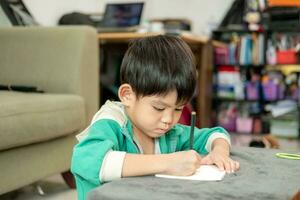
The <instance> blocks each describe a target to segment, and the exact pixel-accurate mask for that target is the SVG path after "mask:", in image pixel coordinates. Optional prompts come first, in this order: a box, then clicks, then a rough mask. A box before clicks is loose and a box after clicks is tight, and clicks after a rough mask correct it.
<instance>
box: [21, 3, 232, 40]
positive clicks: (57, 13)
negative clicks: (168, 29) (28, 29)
mask: <svg viewBox="0 0 300 200" xmlns="http://www.w3.org/2000/svg"><path fill="white" fill-rule="evenodd" d="M23 1H24V3H25V4H26V6H27V7H28V9H29V10H30V12H31V13H32V15H33V16H34V17H35V19H36V20H37V21H38V22H39V23H40V24H42V25H45V26H53V25H56V24H57V21H58V19H59V18H60V17H61V16H62V15H63V14H65V13H69V12H72V11H80V12H86V13H93V12H96V13H97V12H98V13H99V12H103V10H104V7H105V4H106V3H107V2H127V1H128V0H64V1H62V0H23ZM134 1H137V0H131V1H130V2H134ZM144 2H145V10H144V13H143V18H144V19H149V18H166V17H171V18H180V17H181V18H187V19H190V20H191V21H192V23H193V30H192V31H193V32H194V33H197V34H208V33H209V32H210V29H211V27H212V26H215V25H217V24H218V23H219V22H220V20H221V19H222V18H223V16H224V14H225V13H226V12H227V10H228V8H229V7H230V6H231V3H232V2H233V0H222V1H220V0H144Z"/></svg>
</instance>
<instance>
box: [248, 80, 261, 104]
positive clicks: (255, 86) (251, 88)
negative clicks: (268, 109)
mask: <svg viewBox="0 0 300 200" xmlns="http://www.w3.org/2000/svg"><path fill="white" fill-rule="evenodd" d="M246 94H247V99H248V100H258V99H259V83H257V82H248V83H247V84H246Z"/></svg>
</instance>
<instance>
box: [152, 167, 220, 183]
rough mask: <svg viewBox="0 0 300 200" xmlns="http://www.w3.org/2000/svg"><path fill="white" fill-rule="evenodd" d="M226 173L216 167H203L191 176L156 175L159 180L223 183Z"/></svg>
mask: <svg viewBox="0 0 300 200" xmlns="http://www.w3.org/2000/svg"><path fill="white" fill-rule="evenodd" d="M225 174H226V172H225V171H222V170H220V169H219V168H218V167H217V166H215V165H201V166H200V167H199V168H198V169H197V171H196V173H195V174H193V175H191V176H173V175H166V174H155V176H156V177H159V178H170V179H183V180H196V181H221V180H222V179H223V178H224V176H225Z"/></svg>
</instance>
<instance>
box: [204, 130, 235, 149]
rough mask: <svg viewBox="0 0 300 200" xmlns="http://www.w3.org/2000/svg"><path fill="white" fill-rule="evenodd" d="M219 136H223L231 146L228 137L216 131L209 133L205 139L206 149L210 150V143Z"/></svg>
mask: <svg viewBox="0 0 300 200" xmlns="http://www.w3.org/2000/svg"><path fill="white" fill-rule="evenodd" d="M219 138H223V139H224V140H226V141H227V142H228V144H229V146H231V142H230V139H229V137H228V136H227V135H225V134H224V133H220V132H216V133H213V134H211V135H210V136H209V138H208V139H207V143H206V145H205V149H206V151H208V152H211V148H212V143H213V142H214V140H215V139H219Z"/></svg>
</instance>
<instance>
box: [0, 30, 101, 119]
mask: <svg viewBox="0 0 300 200" xmlns="http://www.w3.org/2000/svg"><path fill="white" fill-rule="evenodd" d="M0 44H1V45H0V52H1V53H0V84H7V85H24V86H36V87H38V88H39V89H40V90H43V91H45V92H47V93H70V94H78V95H80V96H82V97H83V98H84V100H85V103H86V107H85V108H86V112H87V120H88V121H89V120H91V118H92V116H93V114H94V113H95V112H96V111H97V109H98V107H99V105H98V104H99V53H98V49H99V46H98V45H99V43H98V39H97V32H96V30H95V29H93V28H91V27H88V26H60V27H12V28H1V29H0Z"/></svg>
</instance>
